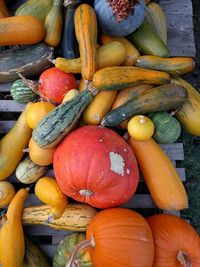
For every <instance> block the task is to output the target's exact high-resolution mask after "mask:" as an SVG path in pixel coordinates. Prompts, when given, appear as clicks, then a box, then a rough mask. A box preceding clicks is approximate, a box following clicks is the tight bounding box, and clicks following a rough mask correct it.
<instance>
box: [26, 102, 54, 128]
mask: <svg viewBox="0 0 200 267" xmlns="http://www.w3.org/2000/svg"><path fill="white" fill-rule="evenodd" d="M54 108H55V106H54V105H53V104H51V103H49V102H36V103H31V105H30V106H29V108H28V110H27V113H26V122H27V124H28V126H29V127H30V128H31V129H34V128H35V127H36V125H37V124H38V122H39V121H40V120H41V119H42V118H43V117H44V116H45V115H47V113H49V112H50V111H51V110H52V109H54Z"/></svg>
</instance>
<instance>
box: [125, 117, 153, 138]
mask: <svg viewBox="0 0 200 267" xmlns="http://www.w3.org/2000/svg"><path fill="white" fill-rule="evenodd" d="M127 129H128V133H129V134H130V136H131V137H132V138H134V139H136V140H138V141H145V140H148V139H149V138H150V137H152V135H153V132H154V124H153V122H152V121H151V120H150V119H149V118H148V117H146V116H143V115H137V116H134V117H133V118H132V119H131V120H130V121H129V123H128V128H127Z"/></svg>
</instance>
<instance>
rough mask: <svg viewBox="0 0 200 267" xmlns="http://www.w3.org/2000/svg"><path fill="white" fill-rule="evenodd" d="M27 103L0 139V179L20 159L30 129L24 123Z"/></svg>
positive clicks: (6, 175)
mask: <svg viewBox="0 0 200 267" xmlns="http://www.w3.org/2000/svg"><path fill="white" fill-rule="evenodd" d="M28 107H29V104H28V105H27V106H26V108H25V110H24V111H23V112H22V114H21V115H20V117H19V119H18V120H17V122H16V124H15V125H14V127H13V128H12V129H11V130H10V132H9V133H7V134H6V135H5V136H4V137H3V138H2V139H1V140H0V180H4V179H6V178H8V177H9V176H10V175H11V174H12V173H13V172H14V171H15V169H16V167H17V165H18V164H19V162H20V161H21V159H22V157H23V155H24V152H23V149H25V148H26V147H27V145H28V142H29V140H30V138H31V133H32V129H31V128H29V127H28V125H27V123H26V112H27V109H28Z"/></svg>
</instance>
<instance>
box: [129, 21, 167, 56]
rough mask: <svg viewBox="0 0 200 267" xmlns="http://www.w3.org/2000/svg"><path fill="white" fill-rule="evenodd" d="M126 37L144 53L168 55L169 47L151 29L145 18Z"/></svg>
mask: <svg viewBox="0 0 200 267" xmlns="http://www.w3.org/2000/svg"><path fill="white" fill-rule="evenodd" d="M127 37H128V39H129V41H130V42H132V43H133V44H134V45H135V46H136V47H137V49H138V50H139V51H140V52H141V53H142V54H144V55H154V56H160V57H169V49H168V48H167V46H166V45H165V44H164V42H163V41H162V40H161V38H160V37H159V36H158V35H157V34H156V33H155V32H154V31H152V29H151V27H150V26H149V24H148V23H147V21H146V20H144V22H143V23H142V25H141V26H140V27H139V28H138V29H137V30H136V31H134V32H133V33H131V34H130V35H128V36H127Z"/></svg>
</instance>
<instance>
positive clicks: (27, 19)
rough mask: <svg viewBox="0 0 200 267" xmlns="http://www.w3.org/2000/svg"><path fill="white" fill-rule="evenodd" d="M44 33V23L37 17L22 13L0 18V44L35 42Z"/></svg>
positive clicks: (27, 43) (40, 38)
mask: <svg viewBox="0 0 200 267" xmlns="http://www.w3.org/2000/svg"><path fill="white" fill-rule="evenodd" d="M44 35H45V28H44V25H43V23H42V21H41V20H39V19H38V18H37V17H34V16H31V15H24V16H13V17H8V18H3V19H1V20H0V45H31V44H36V43H38V42H40V41H41V40H42V39H43V38H44Z"/></svg>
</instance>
